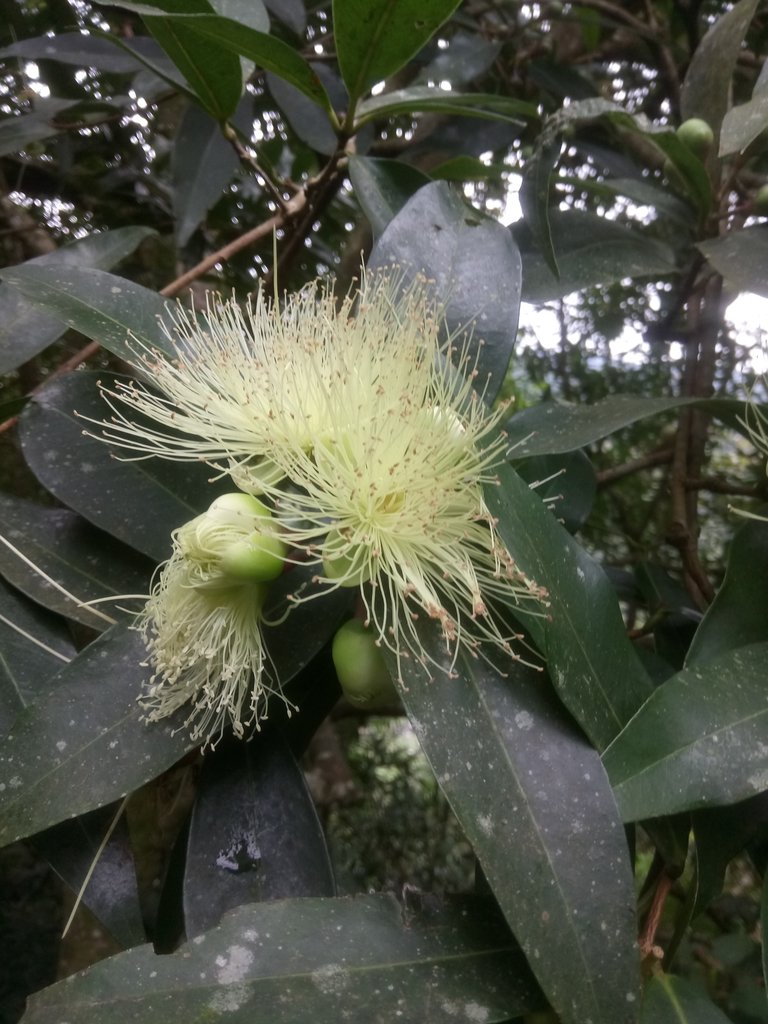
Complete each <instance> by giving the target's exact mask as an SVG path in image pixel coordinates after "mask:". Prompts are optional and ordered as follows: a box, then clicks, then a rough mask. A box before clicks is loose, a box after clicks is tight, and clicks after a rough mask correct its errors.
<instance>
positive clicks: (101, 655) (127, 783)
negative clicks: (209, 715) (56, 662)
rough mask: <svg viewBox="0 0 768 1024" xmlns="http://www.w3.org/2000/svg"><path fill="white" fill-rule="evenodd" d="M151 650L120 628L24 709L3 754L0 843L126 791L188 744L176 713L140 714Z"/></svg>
mask: <svg viewBox="0 0 768 1024" xmlns="http://www.w3.org/2000/svg"><path fill="white" fill-rule="evenodd" d="M145 657H146V652H145V649H144V644H143V643H142V641H141V639H140V637H139V636H138V634H137V633H134V632H132V631H131V630H129V629H127V628H126V627H124V626H115V627H113V628H112V629H111V630H109V631H108V632H107V633H105V634H103V635H102V636H101V637H100V638H99V639H98V640H95V641H94V642H93V643H92V644H91V645H90V647H88V648H86V650H85V651H84V652H83V653H82V654H80V655H79V656H78V657H77V658H76V659H75V660H74V661H72V662H70V664H69V665H67V666H66V667H65V668H64V669H62V670H61V671H60V672H59V673H58V675H56V676H55V677H54V678H53V679H51V680H50V685H51V688H52V692H51V693H50V694H49V695H48V696H47V697H46V698H45V699H44V700H40V701H38V702H37V703H35V704H31V705H30V706H29V707H28V708H27V709H26V710H25V711H24V712H22V714H21V715H20V716H19V718H18V719H17V721H16V724H15V725H14V728H13V730H12V732H11V734H10V735H9V736H8V737H7V739H6V740H5V741H4V743H3V747H2V752H0V778H2V779H3V782H2V783H0V845H5V844H6V843H9V842H13V841H14V840H15V839H18V838H21V837H23V836H28V835H32V834H33V833H35V832H40V831H42V829H45V828H49V827H50V826H51V825H54V824H56V823H57V822H59V821H62V820H63V819H65V818H69V817H71V816H73V815H75V814H82V813H83V812H84V811H88V810H91V809H92V808H95V807H99V806H102V805H104V804H106V803H109V802H111V801H112V800H116V799H118V798H119V797H121V796H124V795H125V794H126V793H128V792H131V791H132V790H134V789H137V788H138V787H139V786H141V785H143V783H145V782H146V781H147V780H148V779H150V778H152V777H154V776H155V775H158V774H159V773H160V772H162V771H164V770H165V769H166V768H169V767H170V766H171V765H172V764H173V763H174V762H175V761H177V760H178V759H179V758H180V757H181V756H182V755H183V754H184V753H185V752H186V751H187V750H188V749H189V747H190V746H191V745H192V744H190V742H189V739H188V737H187V736H186V735H185V734H184V733H183V732H177V733H176V735H172V726H173V725H175V726H176V727H177V728H178V726H179V725H180V720H179V718H178V716H177V718H176V719H175V720H174V719H170V720H169V721H168V722H166V723H163V724H156V725H151V726H150V725H148V724H147V723H145V722H143V721H142V720H141V713H140V709H139V705H138V704H137V697H138V696H139V693H140V692H141V688H142V685H143V684H145V683H146V682H147V680H148V678H149V675H150V671H151V670H150V669H148V668H146V667H143V666H142V661H143V660H144V658H145ZM182 721H183V719H182Z"/></svg>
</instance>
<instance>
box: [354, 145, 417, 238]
mask: <svg viewBox="0 0 768 1024" xmlns="http://www.w3.org/2000/svg"><path fill="white" fill-rule="evenodd" d="M349 177H350V181H351V182H352V187H353V189H354V190H355V198H356V199H357V201H358V203H360V206H361V207H362V208H363V213H364V214H365V216H366V217H367V218H368V222H369V223H370V225H371V230H372V231H373V234H374V235H375V236H379V235H380V234H381V233H382V232H383V231H384V229H385V228H386V226H387V224H389V222H390V221H391V220H392V219H393V218H394V217H395V216H396V214H398V213H399V212H400V210H401V209H402V208H403V206H405V204H406V203H407V202H408V200H409V199H410V198H411V196H412V195H414V194H415V193H416V192H418V190H419V189H420V188H421V187H422V186H423V185H427V184H429V181H430V178H429V176H428V175H426V174H424V172H423V171H420V170H419V169H418V168H416V167H411V166H410V164H404V163H401V161H399V160H385V159H382V158H381V157H363V156H354V155H353V156H350V158H349Z"/></svg>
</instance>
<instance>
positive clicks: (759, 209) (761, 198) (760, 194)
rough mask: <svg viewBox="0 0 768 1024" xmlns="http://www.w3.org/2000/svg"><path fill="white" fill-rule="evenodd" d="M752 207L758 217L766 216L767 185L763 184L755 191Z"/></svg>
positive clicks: (767, 203) (767, 207) (767, 212)
mask: <svg viewBox="0 0 768 1024" xmlns="http://www.w3.org/2000/svg"><path fill="white" fill-rule="evenodd" d="M752 209H753V210H754V211H755V213H756V214H757V215H758V216H759V217H768V185H763V186H762V188H759V189H758V190H757V192H756V193H755V197H754V199H753V200H752Z"/></svg>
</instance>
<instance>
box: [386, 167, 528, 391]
mask: <svg viewBox="0 0 768 1024" xmlns="http://www.w3.org/2000/svg"><path fill="white" fill-rule="evenodd" d="M370 265H371V267H399V268H401V269H402V270H404V271H406V272H407V274H408V278H409V279H411V278H412V277H413V276H415V275H416V274H418V273H420V272H421V273H423V274H424V275H425V276H426V278H427V279H428V280H429V281H431V282H434V287H435V298H436V299H437V301H438V302H439V303H441V305H442V304H444V316H445V320H446V323H447V325H448V327H449V328H450V329H451V330H466V329H467V328H472V333H473V339H474V344H477V343H479V342H482V345H480V346H479V347H478V348H477V352H478V360H477V369H478V372H479V380H480V381H481V382H482V384H483V385H485V382H486V380H487V381H488V389H487V391H486V398H487V399H488V400H489V401H490V400H491V399H492V398H493V397H494V395H496V393H497V392H498V390H499V388H500V387H501V385H502V383H503V380H504V375H505V373H506V369H507V365H508V364H509V359H510V357H511V355H512V348H513V345H514V343H515V337H516V335H517V319H518V314H519V311H520V281H521V275H522V269H521V261H520V253H519V252H518V250H517V247H516V246H515V243H514V241H513V239H512V235H511V234H510V232H509V231H507V229H506V228H504V227H502V225H501V224H499V223H497V222H496V221H494V220H491V219H490V218H488V217H485V216H484V215H483V214H480V213H478V212H477V211H476V210H474V209H472V207H469V206H467V204H466V203H465V202H464V201H463V200H462V199H460V198H459V196H457V195H456V193H455V192H453V191H451V188H450V187H449V186H448V185H447V184H446V183H445V182H442V181H436V182H431V183H430V184H429V185H425V186H424V188H422V189H419V191H418V192H417V193H416V194H415V195H414V196H413V197H412V198H411V199H410V200H409V201H408V202H407V203H406V205H405V206H404V207H403V208H402V210H401V211H400V212H399V213H398V214H397V216H396V217H395V218H394V219H393V220H392V221H391V222H390V224H389V226H388V227H387V229H386V230H385V231H384V233H383V234H382V236H381V238H379V240H378V242H377V243H376V246H375V248H374V250H373V253H372V254H371V259H370ZM473 347H474V345H473Z"/></svg>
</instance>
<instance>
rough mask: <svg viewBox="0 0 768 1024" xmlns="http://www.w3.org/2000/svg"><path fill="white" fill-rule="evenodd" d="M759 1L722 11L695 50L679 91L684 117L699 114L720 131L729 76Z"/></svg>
mask: <svg viewBox="0 0 768 1024" xmlns="http://www.w3.org/2000/svg"><path fill="white" fill-rule="evenodd" d="M758 2H759V0H740V2H739V3H737V4H734V6H733V8H732V9H731V10H729V11H727V12H726V13H725V14H722V15H721V16H720V17H719V18H718V19H717V20H716V21H715V23H714V24H713V25H712V27H711V28H710V29H709V31H708V32H707V34H706V35H705V36H704V38H703V39H702V40H701V42H700V43H699V45H698V46H697V47H696V50H695V51H694V54H693V58H692V59H691V63H690V64H689V65H688V70H687V72H686V74H685V79H684V80H683V85H682V89H681V90H680V105H681V109H682V116H683V119H687V118H689V117H701V118H703V119H704V120H705V121H707V122H708V123H709V124H710V126H711V127H712V130H713V131H714V133H715V138H717V137H718V136H719V134H720V125H721V124H722V121H723V118H724V116H725V112H726V111H727V109H728V96H729V92H730V83H731V76H732V75H733V72H734V69H735V67H736V61H737V59H738V56H739V51H740V50H741V44H742V43H743V41H744V36H745V35H746V32H747V29H748V28H749V24H750V22H751V21H752V18H753V17H754V14H755V11H756V10H757V6H758Z"/></svg>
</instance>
